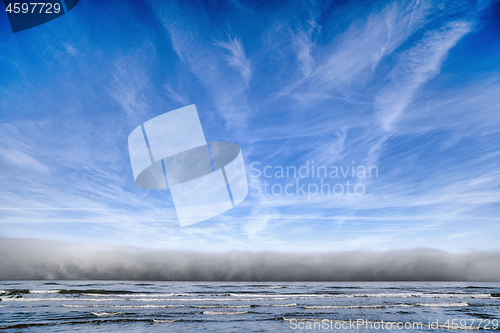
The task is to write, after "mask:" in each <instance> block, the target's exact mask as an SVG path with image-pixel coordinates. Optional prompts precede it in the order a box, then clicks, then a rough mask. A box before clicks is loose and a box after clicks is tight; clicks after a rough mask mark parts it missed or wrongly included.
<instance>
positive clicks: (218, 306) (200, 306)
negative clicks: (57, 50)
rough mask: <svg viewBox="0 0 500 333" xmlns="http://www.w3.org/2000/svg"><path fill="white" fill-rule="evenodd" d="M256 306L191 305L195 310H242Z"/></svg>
mask: <svg viewBox="0 0 500 333" xmlns="http://www.w3.org/2000/svg"><path fill="white" fill-rule="evenodd" d="M254 306H255V305H251V304H249V305H191V307H192V308H195V309H241V308H251V307H254Z"/></svg>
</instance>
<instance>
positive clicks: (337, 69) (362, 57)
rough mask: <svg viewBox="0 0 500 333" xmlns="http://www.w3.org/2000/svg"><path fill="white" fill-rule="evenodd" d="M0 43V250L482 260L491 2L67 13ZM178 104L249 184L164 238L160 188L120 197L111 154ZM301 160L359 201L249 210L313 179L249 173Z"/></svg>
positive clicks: (498, 57) (291, 202)
mask: <svg viewBox="0 0 500 333" xmlns="http://www.w3.org/2000/svg"><path fill="white" fill-rule="evenodd" d="M0 38H1V41H2V42H1V43H0V88H1V91H2V94H1V95H0V171H1V172H0V236H5V237H17V238H42V239H51V240H68V241H78V242H87V243H96V244H124V245H128V246H148V247H154V248H172V249H193V250H204V251H219V250H233V249H238V250H278V251H339V250H356V249H363V250H366V249H369V250H385V249H400V248H401V249H402V248H412V247H420V246H425V247H432V248H439V249H444V250H451V251H463V250H469V249H481V250H498V249H499V247H498V237H499V235H500V205H499V204H500V163H499V162H500V93H499V92H500V6H499V5H498V3H495V2H489V1H477V2H475V1H471V2H467V1H464V2H457V1H351V2H348V1H344V2H342V1H337V2H335V1H332V2H315V1H290V2H288V3H286V4H285V3H281V2H268V1H260V2H256V1H246V2H244V1H236V0H233V1H228V2H208V1H207V2H196V1H190V2H189V3H188V2H185V1H179V2H168V1H155V0H151V1H142V2H141V1H105V2H102V1H87V0H81V1H80V3H79V4H78V5H77V6H76V7H75V8H74V9H73V10H72V11H70V12H69V13H68V14H66V15H64V16H62V17H60V18H58V19H55V20H53V21H51V22H48V23H46V24H44V25H41V26H38V27H35V28H33V29H30V30H26V31H23V32H19V33H16V34H13V33H12V32H11V30H10V26H9V24H8V20H7V15H6V14H2V15H0ZM190 104H196V106H197V109H198V113H199V116H200V120H201V123H202V125H203V128H204V132H205V137H206V139H207V141H227V142H234V143H237V144H239V145H240V147H241V149H242V153H243V157H244V160H245V163H246V167H247V174H248V180H249V183H251V184H253V186H251V187H250V194H249V195H248V197H247V198H246V200H245V201H243V202H242V203H241V204H240V205H238V206H237V207H236V208H234V209H232V210H230V211H228V212H226V213H224V214H222V215H220V216H217V217H215V218H212V219H210V220H207V221H204V222H201V223H198V224H195V225H192V226H189V227H184V228H181V227H180V226H179V223H178V221H177V217H176V213H175V208H174V206H173V202H172V198H171V196H170V193H169V192H168V191H153V190H145V189H142V188H139V187H137V186H136V185H135V183H134V179H133V175H132V170H131V167H130V160H129V155H128V148H127V138H128V135H129V134H130V132H131V131H132V130H133V129H134V128H136V127H137V126H138V125H140V124H141V123H144V122H145V121H147V120H149V119H151V118H153V117H155V116H157V115H159V114H162V113H165V112H167V111H170V110H174V109H177V108H180V107H183V106H186V105H190ZM252 163H254V164H252ZM313 163H314V165H315V166H326V167H327V168H331V167H339V168H340V167H341V166H342V168H343V170H346V169H347V167H352V166H353V165H354V166H376V168H377V170H378V177H371V178H358V177H349V176H347V177H346V178H344V177H343V176H342V175H341V176H340V177H339V178H327V179H323V181H324V182H327V183H328V184H329V185H330V186H334V185H335V184H337V183H338V184H345V183H346V181H350V183H351V184H362V186H363V188H364V194H362V195H348V194H346V193H344V194H342V195H312V196H310V197H308V196H307V193H306V195H285V194H281V195H272V193H270V194H268V195H264V194H263V193H262V194H259V195H257V193H259V190H264V188H263V186H264V185H263V184H264V181H267V182H268V183H269V184H271V185H270V186H272V185H276V184H277V185H276V187H275V189H279V188H280V187H281V188H284V186H286V185H287V184H292V185H291V187H290V189H292V190H295V188H294V187H293V186H295V185H294V184H296V182H297V181H299V182H300V184H306V185H305V186H306V188H307V186H308V184H310V185H311V186H312V189H314V186H313V185H312V184H315V185H316V186H317V185H319V184H320V182H321V180H322V179H321V178H318V177H316V178H312V177H311V178H293V177H291V178H286V177H285V178H278V177H275V176H273V177H271V178H266V177H264V175H261V176H260V177H257V174H258V173H257V172H256V171H254V170H252V167H251V165H253V167H254V169H255V168H257V169H259V170H260V171H263V168H264V167H265V166H272V167H273V169H272V170H274V171H276V170H277V169H276V168H275V167H276V166H283V167H285V168H286V166H295V167H296V168H297V169H298V168H299V167H301V166H305V165H309V166H312V164H313ZM268 170H269V169H268ZM330 170H331V169H330ZM349 170H352V169H349ZM356 170H358V169H356ZM268 175H269V173H268ZM342 186H345V185H342ZM257 188H258V189H259V190H257ZM358 189H361V187H359V188H358ZM352 190H353V188H351V191H352ZM260 192H262V191H260ZM268 192H269V188H268ZM295 193H296V192H295ZM299 194H300V193H299Z"/></svg>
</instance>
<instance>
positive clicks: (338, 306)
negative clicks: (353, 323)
mask: <svg viewBox="0 0 500 333" xmlns="http://www.w3.org/2000/svg"><path fill="white" fill-rule="evenodd" d="M388 307H389V306H387V305H344V306H342V305H306V306H304V309H308V310H312V309H384V308H388Z"/></svg>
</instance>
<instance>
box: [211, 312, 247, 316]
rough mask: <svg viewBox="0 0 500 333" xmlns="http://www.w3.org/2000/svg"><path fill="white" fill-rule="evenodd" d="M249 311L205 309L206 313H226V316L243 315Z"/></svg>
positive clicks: (214, 314) (212, 314) (213, 314)
mask: <svg viewBox="0 0 500 333" xmlns="http://www.w3.org/2000/svg"><path fill="white" fill-rule="evenodd" d="M245 313H248V311H203V314H204V315H209V316H216V315H225V316H235V315H242V314H245Z"/></svg>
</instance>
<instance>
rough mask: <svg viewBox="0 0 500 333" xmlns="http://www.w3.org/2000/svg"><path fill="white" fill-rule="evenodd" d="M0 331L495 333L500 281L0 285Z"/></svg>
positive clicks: (65, 282)
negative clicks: (398, 332) (473, 332)
mask: <svg viewBox="0 0 500 333" xmlns="http://www.w3.org/2000/svg"><path fill="white" fill-rule="evenodd" d="M0 300H1V301H0V330H2V331H6V332H68V331H71V332H198V333H199V332H314V331H322V332H327V331H331V332H372V331H377V332H384V331H396V330H402V331H426V332H427V331H433V332H449V331H463V330H478V329H479V330H481V331H488V330H491V331H498V330H500V326H499V320H500V283H471V282H468V283H462V282H460V283H458V282H453V283H450V282H343V283H339V282H283V283H278V282H268V283H264V282H262V283H256V282H137V281H7V282H1V283H0Z"/></svg>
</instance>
